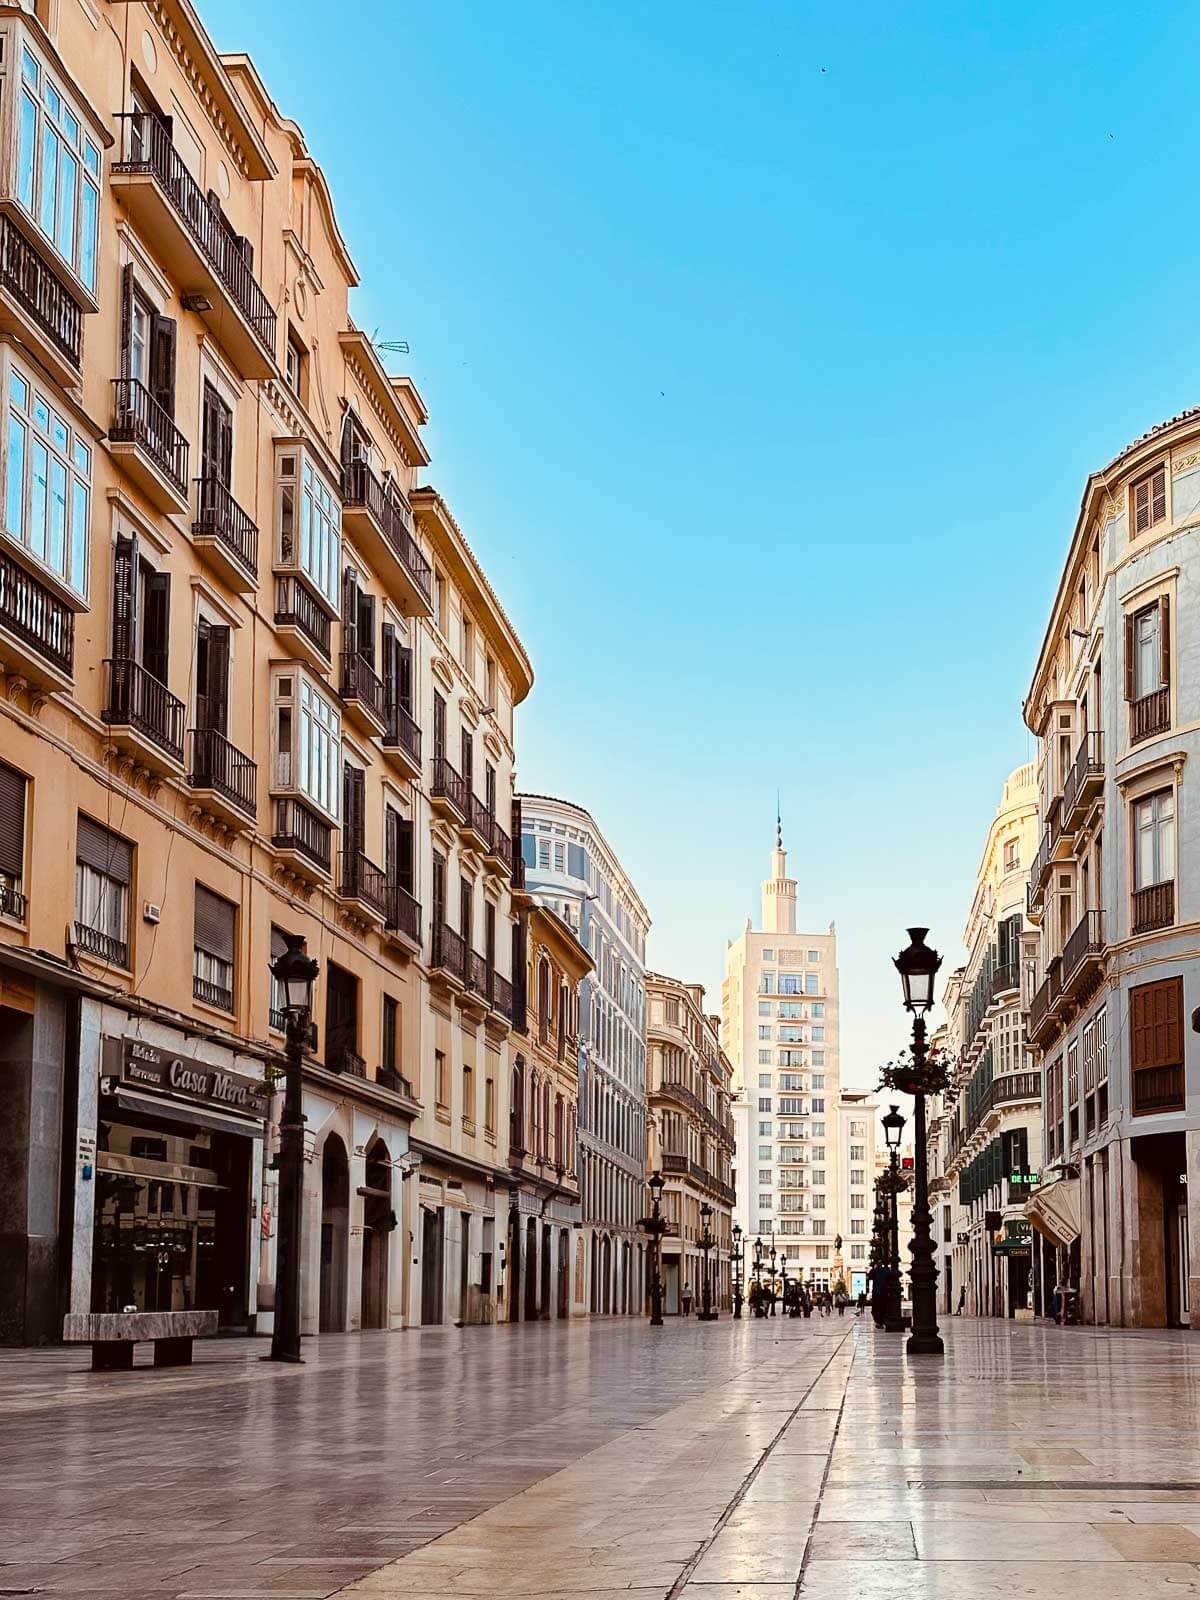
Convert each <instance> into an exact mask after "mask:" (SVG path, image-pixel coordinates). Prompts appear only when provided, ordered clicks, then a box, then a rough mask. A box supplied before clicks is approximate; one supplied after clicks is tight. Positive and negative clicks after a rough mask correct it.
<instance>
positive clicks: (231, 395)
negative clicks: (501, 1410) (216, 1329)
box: [0, 0, 532, 1342]
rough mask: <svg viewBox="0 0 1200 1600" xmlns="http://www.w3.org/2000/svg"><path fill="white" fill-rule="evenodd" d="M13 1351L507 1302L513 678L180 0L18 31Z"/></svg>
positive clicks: (319, 251)
mask: <svg viewBox="0 0 1200 1600" xmlns="http://www.w3.org/2000/svg"><path fill="white" fill-rule="evenodd" d="M0 58H2V62H3V67H2V69H0V70H2V72H3V74H4V75H5V76H6V78H7V92H6V93H5V94H4V95H3V96H0V120H2V121H3V138H2V139H0V151H3V156H2V158H0V169H2V170H0V230H2V231H3V234H4V240H5V259H6V260H8V261H10V262H11V263H15V265H14V266H13V268H12V270H10V271H7V272H4V273H3V274H0V367H2V368H3V372H2V374H0V382H2V383H3V386H4V392H5V393H6V394H7V395H8V397H9V399H8V404H9V419H8V427H7V430H6V446H5V450H4V452H3V454H2V456H0V476H2V477H3V497H4V506H5V515H4V519H3V526H2V528H0V670H2V671H3V674H4V694H3V697H2V698H0V752H2V756H0V760H2V762H3V765H2V766H0V835H2V836H3V840H4V849H3V861H2V862H0V1073H2V1082H3V1095H4V1099H5V1102H6V1104H7V1105H8V1106H9V1107H10V1108H12V1114H11V1115H9V1116H7V1117H6V1118H5V1119H4V1123H3V1129H2V1131H0V1143H2V1144H3V1147H4V1149H3V1160H0V1171H2V1172H3V1178H2V1179H0V1338H4V1339H6V1340H10V1341H17V1342H41V1341H45V1340H48V1339H53V1338H55V1337H57V1335H58V1331H59V1329H60V1328H61V1317H62V1314H63V1313H64V1312H65V1311H68V1310H70V1311H87V1310H90V1309H108V1308H111V1307H113V1306H118V1307H119V1306H121V1305H123V1304H137V1305H139V1306H140V1307H142V1308H143V1309H158V1308H174V1307H180V1306H196V1307H205V1308H211V1307H212V1306H213V1305H214V1304H215V1305H216V1306H217V1308H218V1309H219V1311H220V1314H221V1321H222V1324H223V1325H224V1326H226V1327H230V1328H257V1329H258V1330H259V1331H266V1330H268V1329H269V1328H270V1324H271V1291H272V1286H273V1282H274V1250H275V1237H276V1220H277V1219H276V1178H275V1174H274V1171H273V1170H272V1168H271V1162H270V1158H271V1155H272V1151H273V1148H274V1144H275V1140H276V1133H275V1120H276V1117H277V1112H278V1109H279V1106H278V1101H279V1098H281V1097H279V1096H276V1097H275V1098H274V1099H272V1098H270V1096H269V1094H268V1088H269V1085H268V1083H267V1079H268V1078H269V1077H270V1076H271V1070H272V1069H273V1068H278V1066H279V1065H280V1064H281V1060H282V1046H283V1034H282V1020H283V1019H282V1015H281V1011H280V1006H279V997H278V996H277V995H275V994H274V993H273V988H272V980H271V978H270V974H269V970H268V963H269V962H270V960H271V958H272V956H273V955H274V954H275V953H277V952H278V950H279V949H280V947H281V945H282V936H283V934H284V933H290V934H302V935H303V936H304V937H305V939H306V941H307V947H308V950H309V952H310V953H311V954H312V955H314V956H315V957H316V958H317V960H318V961H319V963H320V977H319V979H318V983H317V990H316V1002H315V1010H314V1014H313V1019H312V1020H313V1024H314V1026H313V1029H312V1032H311V1039H310V1048H309V1053H308V1055H307V1058H306V1062H305V1081H304V1112H305V1117H306V1131H305V1139H306V1151H305V1153H306V1166H305V1183H304V1242H303V1277H304V1284H303V1323H304V1329H305V1331H306V1332H309V1333H315V1332H317V1331H319V1330H323V1329H350V1328H358V1327H382V1328H387V1327H396V1326H400V1325H403V1324H406V1323H419V1322H427V1323H428V1322H440V1321H448V1320H467V1321H470V1320H479V1321H486V1320H494V1319H500V1318H503V1317H504V1316H505V1315H507V1312H508V1302H507V1301H506V1299H505V1294H504V1288H505V1285H504V1276H503V1272H502V1270H501V1269H500V1268H499V1266H498V1263H497V1254H498V1249H497V1246H498V1241H500V1240H502V1239H503V1237H504V1228H505V1222H506V1218H507V1215H508V1211H509V1196H510V1194H511V1193H512V1191H513V1188H514V1185H519V1182H520V1179H519V1177H517V1176H516V1175H514V1174H513V1172H512V1169H511V1168H510V1164H509V1160H508V1148H507V1129H508V1119H509V1106H508V1093H509V1083H510V1078H511V1072H512V1057H513V1049H512V1042H511V1040H512V1004H513V999H512V979H513V973H514V970H515V969H514V967H513V965H512V955H513V950H514V935H513V928H514V924H515V917H514V898H513V894H514V882H513V880H514V876H515V875H518V876H519V874H518V873H517V865H518V864H517V863H516V862H515V861H514V856H513V847H512V831H511V830H512V816H511V808H512V769H513V720H514V709H515V707H516V705H517V704H518V703H519V702H520V701H521V700H523V699H524V698H525V696H526V695H527V694H528V692H529V689H530V686H531V682H532V673H531V669H530V666H529V662H528V659H527V657H526V655H525V652H524V650H523V648H522V646H521V644H520V641H519V639H518V638H517V636H516V634H515V632H514V630H513V628H512V626H511V624H510V623H509V621H508V619H507V617H506V616H505V614H504V612H503V610H502V608H501V606H500V603H499V601H498V600H497V598H496V595H495V593H494V592H493V590H492V588H491V586H490V585H489V583H488V581H487V579H486V577H485V576H484V574H483V572H482V570H481V568H480V566H479V563H478V562H477V561H476V559H475V558H474V556H473V554H472V552H471V550H470V547H469V545H468V543H467V541H466V539H465V537H464V535H463V533H462V531H461V530H460V528H459V527H458V525H457V524H456V522H455V520H454V518H453V516H452V515H451V513H450V511H449V509H448V508H447V506H446V504H445V502H444V500H443V499H442V498H441V496H440V495H439V494H438V493H437V492H436V490H434V489H432V488H430V487H428V486H422V485H420V484H419V483H418V475H419V474H420V473H421V471H422V470H423V469H424V468H425V467H426V466H427V465H428V460H429V458H428V454H427V452H426V449H425V446H424V444H423V443H422V429H423V427H424V424H425V421H426V411H425V406H424V403H423V401H422V399H421V397H420V395H419V394H418V392H417V389H416V387H415V386H414V384H413V383H412V381H411V380H410V379H408V378H403V377H394V376H392V375H391V374H389V373H388V372H387V371H386V370H385V368H384V366H383V365H382V363H381V361H380V359H379V356H378V354H377V353H376V351H375V349H374V347H373V346H372V344H371V342H370V340H369V339H368V338H367V337H366V336H365V334H363V332H362V331H361V330H360V329H358V328H357V327H356V326H355V324H354V322H353V319H352V317H351V315H350V309H349V295H350V291H351V289H352V288H353V287H354V285H355V284H356V283H357V281H358V279H357V273H356V270H355V267H354V264H353V261H352V260H351V257H350V255H349V253H348V250H347V246H346V243H345V241H344V239H343V237H342V235H341V233H340V231H339V229H338V225H337V221H336V217H335V214H334V210H333V204H332V199H331V196H330V193H329V189H328V186H327V184H326V182H325V179H324V176H323V174H322V172H321V169H320V167H319V166H318V165H317V164H316V162H315V161H314V160H313V158H312V156H311V154H310V153H309V151H308V149H307V147H306V145H305V142H304V138H303V135H302V134H301V132H300V130H299V128H298V127H297V126H296V124H295V123H294V122H292V121H290V120H289V119H288V118H286V117H285V116H284V115H283V114H282V113H281V112H280V111H279V109H278V108H277V107H276V105H275V102H274V101H273V99H272V98H271V96H270V94H269V93H268V91H267V90H266V88H265V87H264V85H263V84H262V82H261V80H260V79H259V77H258V75H257V73H256V72H255V69H254V67H253V65H252V63H251V62H250V61H249V60H248V59H247V58H246V57H245V56H240V55H219V54H218V53H217V52H216V50H215V49H214V47H213V45H212V42H211V40H210V39H209V38H208V37H207V35H206V34H205V33H204V31H203V29H202V27H201V26H200V24H199V23H198V21H197V18H196V15H195V12H194V11H193V9H192V7H191V5H190V4H187V3H185V0H160V3H157V4H155V5H150V6H122V7H97V6H91V5H88V4H75V3H71V4H67V3H55V0H37V3H36V4H34V5H32V6H24V7H9V8H8V9H7V10H6V11H5V12H4V13H3V15H0Z"/></svg>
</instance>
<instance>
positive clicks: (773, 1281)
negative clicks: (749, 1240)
mask: <svg viewBox="0 0 1200 1600" xmlns="http://www.w3.org/2000/svg"><path fill="white" fill-rule="evenodd" d="M771 1315H772V1316H774V1315H775V1240H774V1238H772V1239H771Z"/></svg>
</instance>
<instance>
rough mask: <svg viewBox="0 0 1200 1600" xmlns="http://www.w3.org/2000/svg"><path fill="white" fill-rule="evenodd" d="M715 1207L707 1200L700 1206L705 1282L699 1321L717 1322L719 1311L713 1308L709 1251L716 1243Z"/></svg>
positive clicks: (701, 1292) (702, 1287)
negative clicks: (714, 1230) (713, 1224)
mask: <svg viewBox="0 0 1200 1600" xmlns="http://www.w3.org/2000/svg"><path fill="white" fill-rule="evenodd" d="M712 1219H713V1208H712V1207H711V1206H710V1205H709V1204H708V1202H707V1200H706V1201H705V1202H704V1204H703V1205H702V1206H701V1207H700V1226H701V1228H702V1229H703V1230H704V1231H703V1232H702V1233H701V1235H700V1248H701V1250H703V1251H704V1282H703V1283H702V1284H701V1287H700V1314H699V1316H698V1317H697V1319H696V1320H697V1321H698V1322H715V1321H716V1320H717V1313H716V1312H715V1311H714V1310H713V1295H712V1271H711V1268H710V1267H709V1259H708V1257H709V1251H710V1250H711V1249H712V1247H713V1245H715V1244H716V1242H717V1241H716V1239H715V1238H714V1237H713V1231H712Z"/></svg>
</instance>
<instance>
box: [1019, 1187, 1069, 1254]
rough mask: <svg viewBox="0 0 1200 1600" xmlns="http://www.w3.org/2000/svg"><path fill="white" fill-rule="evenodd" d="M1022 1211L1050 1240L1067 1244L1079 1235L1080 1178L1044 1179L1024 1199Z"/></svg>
mask: <svg viewBox="0 0 1200 1600" xmlns="http://www.w3.org/2000/svg"><path fill="white" fill-rule="evenodd" d="M1025 1215H1026V1216H1027V1217H1028V1218H1029V1220H1030V1222H1032V1223H1033V1225H1034V1227H1035V1228H1036V1229H1037V1231H1038V1232H1039V1233H1040V1234H1042V1235H1043V1236H1044V1237H1045V1238H1047V1239H1049V1240H1050V1242H1051V1243H1052V1244H1056V1245H1062V1246H1063V1247H1064V1248H1069V1247H1070V1246H1071V1245H1073V1244H1074V1243H1075V1240H1076V1239H1078V1237H1079V1179H1078V1178H1055V1179H1054V1180H1053V1181H1052V1182H1050V1183H1043V1184H1042V1186H1041V1187H1040V1188H1039V1189H1038V1190H1036V1191H1035V1193H1034V1194H1032V1195H1030V1197H1029V1199H1028V1200H1027V1201H1026V1203H1025Z"/></svg>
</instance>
